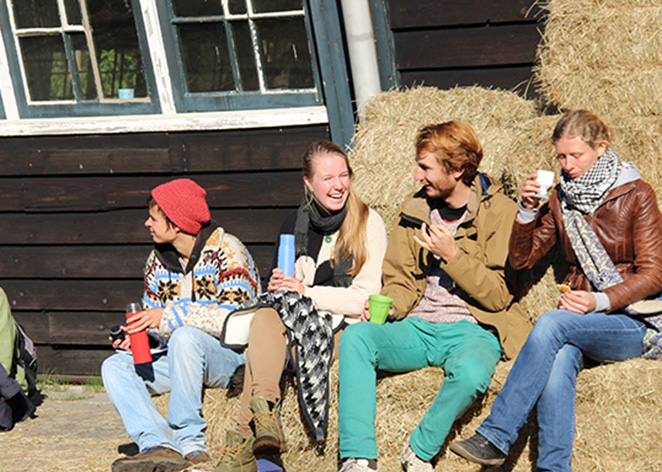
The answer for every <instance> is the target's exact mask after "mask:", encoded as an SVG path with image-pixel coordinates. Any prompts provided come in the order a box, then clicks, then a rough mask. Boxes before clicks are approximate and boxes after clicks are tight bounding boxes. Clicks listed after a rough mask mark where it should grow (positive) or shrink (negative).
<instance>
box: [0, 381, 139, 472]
mask: <svg viewBox="0 0 662 472" xmlns="http://www.w3.org/2000/svg"><path fill="white" fill-rule="evenodd" d="M43 394H44V395H45V398H44V400H43V403H42V404H41V405H40V406H39V407H38V408H37V411H36V415H37V417H36V418H32V419H28V420H26V421H24V422H22V423H19V424H17V425H16V427H15V428H14V429H13V430H12V431H9V432H5V433H0V471H3V472H23V471H26V472H27V471H30V472H33V471H47V472H60V471H62V472H65V471H66V472H71V471H89V472H94V471H105V472H107V471H110V465H111V463H112V462H113V461H114V460H115V459H116V458H117V457H119V455H118V453H117V448H118V446H119V445H121V444H126V443H129V442H131V440H130V439H129V437H128V436H127V434H126V433H125V431H124V427H123V425H122V421H121V420H120V418H119V415H118V414H117V412H116V411H115V409H114V408H113V406H112V404H111V403H110V400H109V399H108V396H107V395H106V393H94V392H92V391H89V390H88V391H86V389H85V388H83V387H81V386H77V385H74V386H68V387H66V388H61V389H58V391H45V392H43Z"/></svg>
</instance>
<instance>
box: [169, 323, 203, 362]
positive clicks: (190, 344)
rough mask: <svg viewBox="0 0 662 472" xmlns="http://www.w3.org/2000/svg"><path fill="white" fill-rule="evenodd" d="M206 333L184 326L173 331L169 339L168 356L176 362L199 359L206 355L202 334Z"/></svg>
mask: <svg viewBox="0 0 662 472" xmlns="http://www.w3.org/2000/svg"><path fill="white" fill-rule="evenodd" d="M204 334H205V333H203V332H202V331H200V330H199V329H197V328H192V327H189V326H182V327H180V328H177V329H176V330H175V331H173V333H172V336H170V340H169V341H168V358H169V359H171V360H174V362H177V363H180V362H187V360H189V359H192V360H193V361H196V362H197V361H199V359H200V358H201V357H202V356H204V347H203V346H204V345H203V343H202V342H201V341H202V340H201V336H203V335H204Z"/></svg>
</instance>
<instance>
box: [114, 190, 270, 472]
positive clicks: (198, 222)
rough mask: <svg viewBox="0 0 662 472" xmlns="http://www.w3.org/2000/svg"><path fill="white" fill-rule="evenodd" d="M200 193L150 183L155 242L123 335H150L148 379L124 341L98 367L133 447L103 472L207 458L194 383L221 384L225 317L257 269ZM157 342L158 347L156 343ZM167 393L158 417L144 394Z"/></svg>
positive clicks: (231, 357) (246, 295) (253, 289)
mask: <svg viewBox="0 0 662 472" xmlns="http://www.w3.org/2000/svg"><path fill="white" fill-rule="evenodd" d="M205 196H206V192H205V190H204V189H203V188H202V187H200V186H199V185H198V184H196V183H195V182H193V181H192V180H190V179H177V180H173V181H170V182H167V183H165V184H162V185H159V186H158V187H156V188H155V189H154V190H152V193H151V197H150V199H149V201H148V206H149V217H148V218H147V221H145V226H146V227H147V228H148V229H149V231H150V234H151V236H152V240H154V242H155V243H156V245H155V247H154V249H153V250H152V252H151V254H150V255H149V257H148V258H147V262H146V264H145V274H144V275H145V293H144V296H143V299H142V305H143V311H142V312H140V313H138V314H136V315H135V316H134V317H133V318H132V319H131V328H124V329H125V331H126V332H127V333H129V334H132V333H134V332H138V331H142V330H144V329H147V330H148V333H149V335H150V336H151V337H153V338H154V339H156V340H158V342H159V348H160V349H159V351H160V352H161V353H159V354H154V356H153V362H152V368H153V373H154V375H153V379H151V378H149V379H147V380H145V379H143V377H141V376H140V375H139V374H138V373H137V372H136V369H135V368H134V364H133V358H132V356H131V353H130V351H129V350H130V341H129V337H128V336H126V337H125V339H124V340H115V341H113V347H115V348H116V349H118V350H119V351H120V352H118V353H117V354H115V355H113V356H111V357H109V358H108V359H106V360H105V361H104V363H103V365H102V367H101V374H102V377H103V382H104V386H105V387H106V391H107V392H108V396H109V397H110V399H111V401H112V402H113V404H114V405H115V408H116V409H117V411H118V412H119V414H120V416H121V417H122V421H123V422H124V427H125V428H126V431H127V433H128V434H129V436H130V437H131V439H133V440H134V441H135V443H136V444H137V445H138V447H139V449H140V452H139V453H138V454H137V455H135V456H127V457H122V458H120V459H117V460H116V461H115V462H113V465H112V471H113V472H137V471H155V470H159V471H163V472H175V471H179V470H183V469H185V468H186V467H189V466H191V465H195V464H199V463H201V462H206V461H209V460H211V459H210V457H209V455H208V454H207V447H206V441H205V435H204V433H203V430H204V428H205V427H206V425H207V423H206V422H205V420H204V419H203V418H202V416H201V412H202V387H203V385H204V386H206V387H227V385H228V382H229V380H230V377H231V376H232V374H233V373H234V371H235V369H236V368H237V367H238V366H240V365H242V364H243V363H244V362H245V358H244V355H243V354H238V353H236V352H234V351H232V350H229V349H227V348H224V347H222V346H221V344H220V341H219V339H218V338H219V337H220V335H221V331H222V328H223V321H224V320H225V317H226V315H227V314H228V313H229V312H230V311H232V310H233V309H234V308H235V307H236V306H237V305H239V304H240V303H242V302H244V301H247V300H249V299H251V298H253V297H255V296H256V295H257V294H258V293H259V276H258V273H257V269H256V267H255V264H254V262H253V258H252V257H251V255H250V254H249V252H248V250H247V249H246V247H244V245H243V244H242V243H241V242H240V241H239V240H238V239H237V238H236V237H234V236H232V235H231V234H228V233H226V232H225V231H224V230H223V228H221V227H220V226H217V225H216V224H214V223H213V222H211V221H210V215H209V208H208V206H207V202H206V201H205ZM166 348H167V350H166ZM164 392H170V404H169V406H168V415H167V417H166V418H163V417H162V416H161V415H160V414H159V413H158V411H157V409H156V407H155V405H154V403H153V402H152V400H151V395H155V394H160V393H164Z"/></svg>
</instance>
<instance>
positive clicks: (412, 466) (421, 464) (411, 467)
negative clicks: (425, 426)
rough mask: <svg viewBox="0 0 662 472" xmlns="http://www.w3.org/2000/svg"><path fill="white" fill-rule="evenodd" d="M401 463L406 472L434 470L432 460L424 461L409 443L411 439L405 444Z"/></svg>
mask: <svg viewBox="0 0 662 472" xmlns="http://www.w3.org/2000/svg"><path fill="white" fill-rule="evenodd" d="M400 464H402V468H403V469H404V470H405V472H432V471H433V470H434V467H432V464H431V463H430V462H428V461H424V460H423V459H421V458H419V457H418V456H417V455H416V453H415V452H414V450H413V449H412V448H411V446H410V445H409V441H407V444H405V448H404V450H403V451H402V456H400Z"/></svg>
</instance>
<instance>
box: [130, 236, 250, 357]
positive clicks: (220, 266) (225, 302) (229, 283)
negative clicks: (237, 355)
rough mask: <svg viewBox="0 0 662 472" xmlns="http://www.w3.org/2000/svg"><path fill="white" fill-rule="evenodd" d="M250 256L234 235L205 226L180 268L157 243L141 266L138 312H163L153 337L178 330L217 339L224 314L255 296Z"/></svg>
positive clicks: (169, 251) (175, 258)
mask: <svg viewBox="0 0 662 472" xmlns="http://www.w3.org/2000/svg"><path fill="white" fill-rule="evenodd" d="M259 282H260V279H259V275H258V271H257V267H256V266H255V263H254V262H253V258H252V256H251V254H250V253H249V252H248V250H247V249H246V247H245V246H244V245H243V244H242V243H241V241H239V239H237V238H236V237H235V236H233V235H231V234H228V233H226V232H225V231H224V230H223V228H221V227H216V225H214V224H208V225H207V226H205V227H203V228H202V230H201V231H200V233H198V236H197V238H196V242H195V246H194V248H193V252H192V254H191V257H190V258H189V261H188V264H187V265H186V267H183V264H182V262H181V259H180V257H179V254H178V253H177V251H176V250H175V249H174V247H172V246H171V245H170V244H164V245H157V246H156V248H155V249H154V250H153V251H152V252H151V254H150V255H149V257H148V258H147V262H146V264H145V293H144V295H143V299H142V304H143V308H145V309H148V308H163V309H164V310H163V316H162V317H161V324H160V325H159V327H158V328H157V329H156V334H157V335H158V337H159V338H161V342H162V344H165V343H167V340H168V339H169V338H170V335H171V334H172V332H173V331H174V330H175V329H177V328H179V327H180V326H192V327H195V328H198V329H200V330H202V331H204V332H206V333H208V334H211V335H212V336H214V337H220V335H221V331H222V329H223V321H224V320H225V317H226V316H227V314H228V313H229V312H230V311H232V310H234V309H235V308H236V307H237V306H238V305H239V304H241V303H243V302H245V301H247V300H250V299H252V298H254V297H256V296H257V295H259V293H260V283H259Z"/></svg>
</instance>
